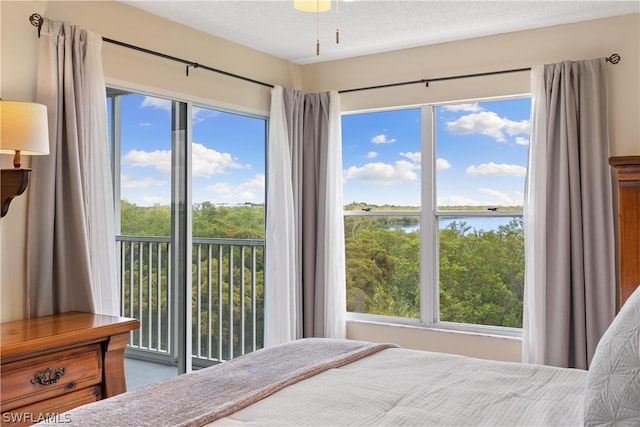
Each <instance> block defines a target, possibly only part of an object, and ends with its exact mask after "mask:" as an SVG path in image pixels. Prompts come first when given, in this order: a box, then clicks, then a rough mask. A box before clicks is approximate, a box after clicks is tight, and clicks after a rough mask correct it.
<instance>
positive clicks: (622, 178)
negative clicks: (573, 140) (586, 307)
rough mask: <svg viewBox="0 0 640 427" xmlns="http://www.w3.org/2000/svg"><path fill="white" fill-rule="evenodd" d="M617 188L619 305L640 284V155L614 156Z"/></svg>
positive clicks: (612, 164) (617, 288)
mask: <svg viewBox="0 0 640 427" xmlns="http://www.w3.org/2000/svg"><path fill="white" fill-rule="evenodd" d="M609 164H610V165H611V166H612V167H613V169H614V170H615V176H616V185H617V188H618V212H617V214H618V239H617V240H618V259H619V261H618V277H619V279H618V286H617V287H616V308H617V309H620V307H621V306H622V304H624V302H625V301H626V300H627V298H628V297H629V295H631V293H632V292H633V291H634V290H635V289H636V288H637V287H638V285H640V156H627V157H611V158H610V159H609Z"/></svg>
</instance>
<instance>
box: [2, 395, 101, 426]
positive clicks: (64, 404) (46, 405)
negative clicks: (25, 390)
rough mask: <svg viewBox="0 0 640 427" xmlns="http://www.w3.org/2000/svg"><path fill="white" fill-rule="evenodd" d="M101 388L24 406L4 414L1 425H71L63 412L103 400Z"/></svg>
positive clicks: (67, 416)
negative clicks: (55, 423)
mask: <svg viewBox="0 0 640 427" xmlns="http://www.w3.org/2000/svg"><path fill="white" fill-rule="evenodd" d="M101 397H102V396H101V387H100V386H99V385H94V386H91V387H87V388H85V389H82V390H78V391H72V392H71V393H67V394H63V395H62V396H58V397H54V398H52V399H48V400H44V401H42V402H37V403H34V404H32V405H27V406H22V407H20V408H16V409H14V410H12V411H7V412H5V413H3V414H2V421H1V422H0V423H1V424H3V425H4V424H6V425H12V426H22V425H31V424H35V423H38V422H42V421H46V420H48V421H51V422H58V423H69V422H71V420H70V419H69V415H68V414H67V415H62V413H63V412H66V411H69V410H71V409H73V408H77V407H78V406H81V405H86V404H87V403H91V402H96V401H98V400H100V399H101Z"/></svg>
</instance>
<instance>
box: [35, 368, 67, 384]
mask: <svg viewBox="0 0 640 427" xmlns="http://www.w3.org/2000/svg"><path fill="white" fill-rule="evenodd" d="M63 375H64V368H57V369H51V368H47V369H45V370H44V371H38V372H36V374H35V375H34V376H33V378H32V379H31V384H35V383H38V384H42V385H49V384H55V383H57V382H58V380H59V379H60V378H61V377H62V376H63Z"/></svg>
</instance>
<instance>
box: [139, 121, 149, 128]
mask: <svg viewBox="0 0 640 427" xmlns="http://www.w3.org/2000/svg"><path fill="white" fill-rule="evenodd" d="M138 126H140V127H141V128H145V127H149V126H151V123H149V122H138Z"/></svg>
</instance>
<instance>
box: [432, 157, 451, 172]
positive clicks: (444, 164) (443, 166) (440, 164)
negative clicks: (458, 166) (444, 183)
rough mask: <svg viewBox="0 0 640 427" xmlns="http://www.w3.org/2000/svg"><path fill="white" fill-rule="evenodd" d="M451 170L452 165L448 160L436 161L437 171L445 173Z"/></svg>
mask: <svg viewBox="0 0 640 427" xmlns="http://www.w3.org/2000/svg"><path fill="white" fill-rule="evenodd" d="M447 169H451V163H449V161H448V160H447V159H436V170H438V171H443V170H447Z"/></svg>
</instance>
